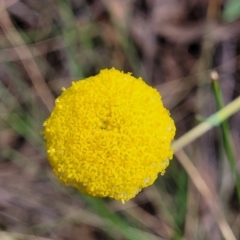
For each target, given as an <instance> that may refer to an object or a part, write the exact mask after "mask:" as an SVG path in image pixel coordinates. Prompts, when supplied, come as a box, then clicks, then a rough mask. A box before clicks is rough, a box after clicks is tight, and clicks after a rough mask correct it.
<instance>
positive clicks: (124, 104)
mask: <svg viewBox="0 0 240 240" xmlns="http://www.w3.org/2000/svg"><path fill="white" fill-rule="evenodd" d="M43 134H44V138H45V140H46V147H47V154H48V158H49V161H50V164H51V166H52V168H53V172H54V173H55V175H56V177H57V178H58V179H59V180H60V181H61V182H62V183H63V184H65V185H67V186H72V187H75V188H77V189H79V190H80V191H81V192H83V193H86V194H89V195H91V196H96V197H111V198H114V199H116V200H121V201H123V202H124V201H127V200H129V199H131V198H133V197H134V196H136V194H137V193H139V192H140V191H141V189H142V188H145V187H147V186H149V185H151V184H153V182H154V181H155V180H156V178H157V176H158V174H159V173H161V174H164V172H165V169H166V167H167V166H168V164H169V159H171V158H172V155H173V151H172V149H171V147H170V144H171V141H172V139H173V137H174V135H175V125H174V122H173V120H172V119H171V117H170V116H169V112H168V110H166V109H165V108H164V106H163V104H162V101H161V96H160V94H159V93H158V92H157V90H156V89H154V88H152V87H150V86H148V85H147V84H146V83H145V82H144V81H143V80H142V79H141V78H138V79H137V78H135V77H133V76H131V74H129V73H128V74H125V73H123V72H120V71H118V70H116V69H114V68H113V69H105V70H102V71H101V72H100V73H99V74H98V75H96V76H94V77H89V78H87V79H84V80H81V81H77V82H73V83H72V85H71V87H69V88H68V89H63V93H62V94H61V95H60V96H59V97H58V98H57V99H56V105H55V108H54V109H53V111H52V113H51V116H50V117H49V118H48V119H47V120H46V121H45V123H44V132H43Z"/></svg>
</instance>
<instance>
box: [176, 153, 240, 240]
mask: <svg viewBox="0 0 240 240" xmlns="http://www.w3.org/2000/svg"><path fill="white" fill-rule="evenodd" d="M175 155H176V157H177V158H178V160H179V162H180V163H181V164H182V166H183V167H184V169H185V170H186V172H187V173H188V175H189V177H190V178H191V180H192V182H193V183H194V185H195V187H196V188H197V190H198V191H199V193H200V194H201V195H202V196H203V197H204V199H205V201H206V203H207V205H208V207H209V209H210V211H211V212H212V214H213V216H214V219H215V221H216V222H217V224H218V226H219V229H220V231H221V232H222V235H223V236H224V238H225V239H226V240H237V239H236V237H235V236H234V234H233V232H232V230H231V228H230V226H229V224H228V223H227V221H226V219H225V217H224V214H223V212H222V209H221V206H220V203H219V201H218V199H217V196H215V195H214V194H213V193H212V192H211V191H210V189H209V188H208V186H207V183H206V182H205V181H204V179H203V178H202V177H201V175H200V173H199V172H198V170H197V169H196V167H195V166H194V165H193V164H192V162H191V160H190V159H189V157H188V156H187V155H186V153H185V152H184V151H183V150H180V151H178V152H176V153H175Z"/></svg>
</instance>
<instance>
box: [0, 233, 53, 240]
mask: <svg viewBox="0 0 240 240" xmlns="http://www.w3.org/2000/svg"><path fill="white" fill-rule="evenodd" d="M0 239H1V240H21V239H22V240H23V239H24V240H51V239H50V238H43V237H36V236H31V235H26V234H20V233H8V232H2V231H0Z"/></svg>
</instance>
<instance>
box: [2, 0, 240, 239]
mask: <svg viewBox="0 0 240 240" xmlns="http://www.w3.org/2000/svg"><path fill="white" fill-rule="evenodd" d="M239 54H240V4H239V1H238V0H229V1H227V0H226V1H220V0H181V1H179V0H132V1H129V0H56V1H53V0H41V1H37V0H5V1H4V0H0V239H1V240H8V239H10V240H11V239H31V240H33V239H34V240H43V239H57V240H58V239H59V240H82V239H83V240H94V239H97V240H101V239H103V240H115V239H116V240H124V239H133V240H163V239H165V240H170V239H171V240H180V239H186V240H188V239H189V240H195V239H196V240H205V239H206V240H208V239H211V240H218V239H227V240H234V239H235V240H237V239H240V228H239V226H240V181H239V169H240V161H239V156H240V151H239V150H240V144H239V143H240V141H239V140H240V135H239V134H240V124H239V122H240V114H239V112H237V110H238V109H239V108H240V103H239V101H235V102H233V101H234V99H237V97H238V95H239V92H240V84H239V80H240V75H239V74H240V71H239V70H240V57H239V56H240V55H239ZM111 67H115V68H117V69H119V70H123V71H125V72H132V73H133V75H134V76H136V77H139V76H141V77H142V78H143V79H144V80H145V81H146V82H147V83H148V84H150V85H152V86H154V87H156V88H157V89H158V90H159V92H160V93H161V95H162V97H163V102H164V104H165V106H166V107H167V108H168V109H169V110H170V112H171V116H172V117H173V119H174V121H175V123H176V126H177V135H176V138H175V143H174V144H173V146H174V148H175V149H176V150H177V151H176V154H175V157H174V159H173V160H172V161H171V164H170V166H169V167H168V169H167V171H166V174H165V175H164V176H159V178H158V180H157V181H156V182H155V184H154V185H153V186H151V187H148V188H146V189H144V190H143V191H142V192H141V193H140V194H139V195H138V196H137V197H136V198H134V199H133V200H131V201H129V202H127V203H126V204H124V205H123V204H122V203H121V202H117V201H114V200H111V199H97V198H96V199H95V198H91V197H88V196H84V195H82V194H81V193H79V192H77V191H76V190H74V189H71V188H67V187H64V186H62V185H61V184H60V183H59V182H58V181H57V180H56V179H55V177H54V176H53V174H52V172H51V168H50V166H49V164H48V161H47V158H46V152H45V149H44V144H43V142H44V141H43V139H42V136H41V134H40V132H41V131H42V129H43V127H42V124H43V122H44V120H45V119H46V118H47V117H48V116H49V114H50V112H51V110H52V108H53V106H54V99H55V98H56V97H57V96H58V95H59V94H60V93H61V88H62V87H68V86H70V84H71V82H72V81H73V80H79V79H83V78H85V77H88V76H91V75H95V74H97V73H99V71H100V70H101V69H103V68H111ZM228 103H234V104H235V105H234V106H235V108H234V110H233V107H224V106H225V105H226V104H228ZM222 108H223V114H222V113H221V114H220V115H217V116H215V118H214V119H215V120H214V121H215V122H216V121H218V122H221V125H219V126H217V127H214V128H211V127H209V128H211V129H210V130H209V129H207V130H206V129H205V130H204V126H205V125H204V124H206V121H205V120H206V119H207V118H208V117H209V116H211V115H212V114H214V113H215V112H217V111H218V110H219V109H222ZM227 111H228V112H229V111H230V112H231V113H230V114H228V115H227V116H225V115H224V114H225V113H226V112H227ZM236 112H237V113H236ZM234 113H235V114H234ZM232 114H234V115H233V116H232V117H231V118H230V119H228V120H227V121H224V119H225V118H226V117H227V118H228V117H229V115H232ZM224 116H225V117H224ZM212 122H213V121H212ZM201 123H202V124H203V125H202V126H203V128H199V129H197V130H196V132H197V137H196V135H194V133H193V132H192V131H190V130H191V129H193V128H194V127H195V126H197V125H198V124H201ZM196 132H195V133H196ZM194 136H195V137H194ZM193 140H194V141H193ZM183 142H184V144H183V145H181V144H182V143H183ZM183 146H184V150H182V147H183Z"/></svg>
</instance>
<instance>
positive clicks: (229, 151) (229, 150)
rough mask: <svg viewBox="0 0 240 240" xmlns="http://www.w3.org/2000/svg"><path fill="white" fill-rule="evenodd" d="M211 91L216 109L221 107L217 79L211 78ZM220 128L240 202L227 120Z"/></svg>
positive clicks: (237, 178)
mask: <svg viewBox="0 0 240 240" xmlns="http://www.w3.org/2000/svg"><path fill="white" fill-rule="evenodd" d="M213 92H214V95H215V99H216V103H217V107H218V110H220V109H223V108H224V101H223V96H222V92H221V88H220V85H219V81H218V79H214V80H213ZM220 129H221V135H222V140H223V147H224V150H225V152H226V155H227V159H228V161H229V165H230V167H231V171H232V174H233V179H234V182H235V185H236V189H237V195H238V201H239V203H240V179H239V176H238V173H237V167H236V161H235V158H234V154H233V149H232V146H231V137H230V130H229V125H228V122H227V120H224V121H223V122H222V123H221V124H220Z"/></svg>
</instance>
